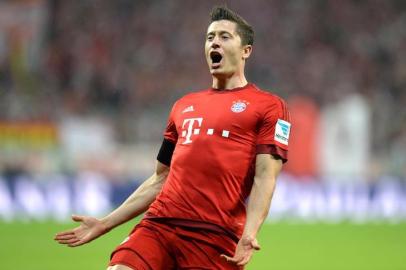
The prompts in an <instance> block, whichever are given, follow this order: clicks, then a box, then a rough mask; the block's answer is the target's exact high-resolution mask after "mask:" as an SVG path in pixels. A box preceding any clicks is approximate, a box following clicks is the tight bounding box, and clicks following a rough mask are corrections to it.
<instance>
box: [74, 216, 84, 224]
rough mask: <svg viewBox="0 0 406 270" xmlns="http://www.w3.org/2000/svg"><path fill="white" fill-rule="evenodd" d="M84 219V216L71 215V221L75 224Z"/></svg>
mask: <svg viewBox="0 0 406 270" xmlns="http://www.w3.org/2000/svg"><path fill="white" fill-rule="evenodd" d="M84 218H85V217H84V216H79V215H72V220H73V221H76V222H82V221H83V220H84Z"/></svg>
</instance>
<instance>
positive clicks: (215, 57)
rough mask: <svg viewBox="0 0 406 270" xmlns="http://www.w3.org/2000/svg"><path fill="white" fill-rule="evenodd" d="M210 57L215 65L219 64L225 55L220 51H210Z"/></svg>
mask: <svg viewBox="0 0 406 270" xmlns="http://www.w3.org/2000/svg"><path fill="white" fill-rule="evenodd" d="M210 58H211V61H212V63H213V64H215V66H219V64H220V62H221V59H223V56H222V55H221V54H220V53H219V52H215V51H214V52H211V53H210Z"/></svg>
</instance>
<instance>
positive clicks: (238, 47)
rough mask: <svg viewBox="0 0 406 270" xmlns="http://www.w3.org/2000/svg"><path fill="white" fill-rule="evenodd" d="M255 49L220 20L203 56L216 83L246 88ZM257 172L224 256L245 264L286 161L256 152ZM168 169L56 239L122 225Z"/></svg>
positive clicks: (68, 241)
mask: <svg viewBox="0 0 406 270" xmlns="http://www.w3.org/2000/svg"><path fill="white" fill-rule="evenodd" d="M213 51H216V52H218V53H220V54H221V55H222V60H221V62H220V63H219V64H215V63H213V61H212V58H211V57H210V54H211V53H212V52H213ZM251 52H252V46H251V45H242V43H241V37H240V36H239V35H238V33H237V31H236V24H235V23H234V22H230V21H226V20H221V21H215V22H213V23H211V24H210V25H209V27H208V29H207V34H206V42H205V56H206V60H207V63H208V66H209V71H210V74H211V75H212V79H213V83H212V87H213V88H216V89H222V90H224V91H227V90H229V89H233V88H236V87H243V86H245V85H246V84H247V83H248V82H247V80H246V78H245V74H244V68H245V62H246V60H247V59H248V58H249V56H250V55H251ZM255 166H256V167H255V177H254V182H253V187H252V189H251V195H250V199H249V201H248V205H247V219H246V223H245V227H244V232H243V235H242V237H241V239H240V240H239V242H238V244H237V247H236V250H235V254H234V256H233V257H229V256H226V255H224V254H222V255H221V257H222V258H224V259H225V260H227V261H228V262H229V263H230V264H234V265H239V266H243V265H246V264H247V263H248V262H249V260H250V259H251V256H252V254H253V252H254V251H255V250H259V249H260V246H259V244H258V241H257V239H256V236H257V233H258V231H259V230H260V227H261V225H262V223H263V222H264V220H265V218H266V217H267V215H268V210H269V207H270V204H271V200H272V196H273V192H274V189H275V183H276V178H277V176H278V174H279V172H280V171H281V168H282V161H281V160H276V159H274V158H273V157H272V156H271V155H269V154H258V155H257V156H256V162H255ZM168 173H169V167H167V166H166V165H164V164H162V163H160V162H157V164H156V169H155V172H154V174H153V175H151V177H149V178H148V179H147V180H145V181H144V182H143V184H142V185H141V186H140V187H139V188H138V189H137V190H135V191H134V193H133V194H131V195H130V196H129V197H128V198H127V200H126V201H125V202H124V203H123V204H122V205H120V206H119V207H118V208H117V209H116V210H114V211H113V212H111V213H110V214H109V215H107V216H106V217H104V218H102V219H97V218H94V217H89V216H79V215H73V216H72V219H73V220H74V221H76V222H80V225H79V226H78V227H76V228H74V229H71V230H68V231H65V232H61V233H58V234H56V236H55V240H56V241H57V242H58V243H60V244H64V245H67V246H69V247H77V246H80V245H83V244H86V243H89V242H91V241H93V240H94V239H96V238H98V237H100V236H101V235H103V234H105V233H107V232H108V231H110V230H111V229H113V228H115V227H117V226H119V225H120V224H123V223H125V222H127V221H129V220H130V219H133V218H134V217H137V216H138V215H140V214H141V213H143V212H144V211H146V210H147V209H148V207H149V205H150V204H151V203H152V202H153V201H154V200H155V198H156V196H157V195H158V193H159V192H160V190H161V189H162V186H163V184H164V183H165V181H166V179H167V176H168ZM129 269H131V268H129V267H127V266H124V265H115V266H111V267H109V268H108V270H129Z"/></svg>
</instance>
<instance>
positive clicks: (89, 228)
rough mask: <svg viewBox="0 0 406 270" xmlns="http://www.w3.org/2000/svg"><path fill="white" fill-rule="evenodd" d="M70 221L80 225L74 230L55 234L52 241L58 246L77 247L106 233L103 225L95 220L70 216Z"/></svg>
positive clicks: (106, 230)
mask: <svg viewBox="0 0 406 270" xmlns="http://www.w3.org/2000/svg"><path fill="white" fill-rule="evenodd" d="M72 220H73V221H76V222H80V223H81V224H80V225H79V226H78V227H76V228H74V229H71V230H68V231H64V232H60V233H57V234H56V235H55V238H54V240H56V241H58V243H59V244H63V245H67V246H69V247H77V246H80V245H83V244H86V243H89V242H90V241H92V240H94V239H96V238H97V237H99V236H101V235H103V234H105V233H106V232H108V229H107V228H106V227H105V225H104V224H103V223H102V222H101V221H100V220H99V219H97V218H94V217H87V216H78V215H72Z"/></svg>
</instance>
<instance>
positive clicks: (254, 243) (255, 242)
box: [251, 239, 261, 250]
mask: <svg viewBox="0 0 406 270" xmlns="http://www.w3.org/2000/svg"><path fill="white" fill-rule="evenodd" d="M251 246H252V247H253V248H254V249H255V250H260V249H261V246H260V245H259V244H258V241H257V239H254V240H252V241H251Z"/></svg>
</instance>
